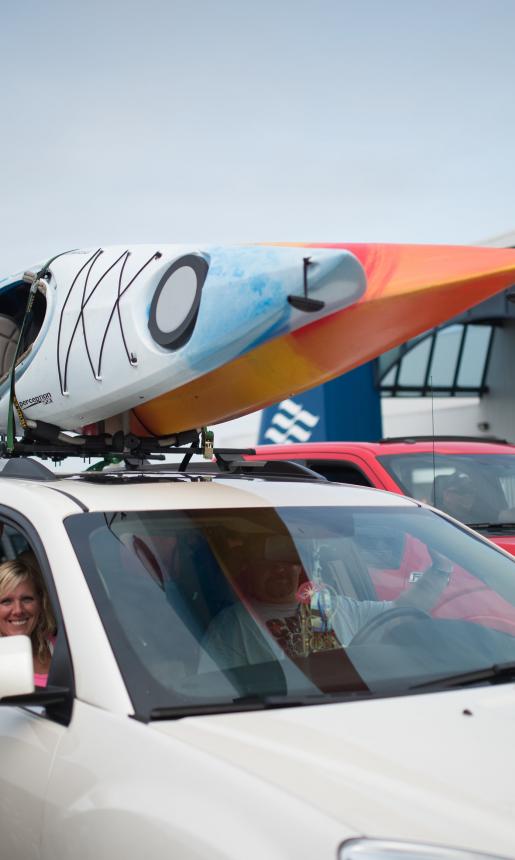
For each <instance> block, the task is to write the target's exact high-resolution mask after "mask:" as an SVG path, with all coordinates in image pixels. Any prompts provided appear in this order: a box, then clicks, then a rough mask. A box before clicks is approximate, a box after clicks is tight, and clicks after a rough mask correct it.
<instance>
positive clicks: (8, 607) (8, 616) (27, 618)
mask: <svg viewBox="0 0 515 860" xmlns="http://www.w3.org/2000/svg"><path fill="white" fill-rule="evenodd" d="M40 612H41V600H40V598H39V597H38V594H37V592H36V589H35V588H34V585H33V584H32V582H31V581H30V579H25V580H22V582H20V583H19V584H18V585H17V586H15V587H14V588H13V589H12V590H11V591H4V592H3V593H1V594H0V636H30V635H31V633H32V632H33V630H34V628H35V627H36V624H37V623H38V619H39V614H40Z"/></svg>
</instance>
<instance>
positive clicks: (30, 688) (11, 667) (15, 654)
mask: <svg viewBox="0 0 515 860" xmlns="http://www.w3.org/2000/svg"><path fill="white" fill-rule="evenodd" d="M33 692H34V663H33V659H32V645H31V642H30V639H29V637H28V636H1V637H0V699H3V698H4V696H22V695H27V694H28V693H33Z"/></svg>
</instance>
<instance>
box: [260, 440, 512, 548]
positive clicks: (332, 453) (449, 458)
mask: <svg viewBox="0 0 515 860" xmlns="http://www.w3.org/2000/svg"><path fill="white" fill-rule="evenodd" d="M265 458H266V459H267V460H293V461H295V462H297V463H301V464H303V465H305V466H308V467H309V468H310V469H313V470H314V471H316V472H319V473H320V474H322V475H324V476H325V477H326V478H328V479H329V480H331V481H340V482H343V483H349V484H361V485H365V486H372V487H378V488H379V489H383V490H390V491H391V492H394V493H402V494H404V495H408V496H412V497H413V498H415V499H419V500H420V501H423V502H426V503H428V504H430V505H434V506H435V507H437V508H440V509H441V510H443V511H446V512H447V513H449V514H450V515H451V516H453V517H455V518H456V519H458V520H461V521H462V522H464V523H466V524H467V525H469V526H471V527H472V528H474V529H476V530H477V531H478V532H480V533H481V534H482V535H484V536H485V537H487V538H488V539H489V540H491V541H493V542H494V543H496V544H497V545H498V546H500V547H502V548H503V549H505V550H507V551H508V552H511V553H512V554H513V555H515V445H511V444H508V443H505V442H502V441H483V440H477V439H467V438H458V437H454V438H453V437H447V438H445V439H444V438H442V437H436V438H434V439H433V438H426V437H424V438H422V437H413V438H406V439H402V440H401V439H386V440H383V441H381V442H312V443H306V444H300V443H297V444H290V445H258V446H256V456H255V457H247V459H260V460H262V459H265Z"/></svg>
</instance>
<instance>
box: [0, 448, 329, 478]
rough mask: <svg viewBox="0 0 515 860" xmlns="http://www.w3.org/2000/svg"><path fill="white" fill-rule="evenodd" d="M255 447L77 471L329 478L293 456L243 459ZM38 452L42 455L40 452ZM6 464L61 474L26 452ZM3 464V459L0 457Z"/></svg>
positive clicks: (88, 474) (28, 472) (8, 468)
mask: <svg viewBox="0 0 515 860" xmlns="http://www.w3.org/2000/svg"><path fill="white" fill-rule="evenodd" d="M175 451H176V452H177V453H182V454H184V453H185V451H184V449H180V448H176V449H175ZM190 452H191V448H188V449H186V455H190ZM193 453H201V449H195V450H194V451H193ZM254 453H255V451H254V450H253V449H233V448H220V449H216V448H215V449H214V458H213V459H212V460H209V461H204V462H191V457H190V456H188V459H186V456H185V457H183V459H182V460H181V461H180V462H179V463H173V462H164V463H163V462H159V463H149V462H147V461H146V460H145V461H143V460H141V461H138V460H136V459H134V458H130V462H128V463H125V464H122V461H121V460H120V462H119V463H118V464H116V465H114V467H112V468H111V469H109V470H107V471H103V470H100V469H98V470H96V469H93V470H91V469H86V471H85V472H80V473H79V474H78V477H79V478H82V479H87V480H91V481H98V482H100V481H102V480H104V481H113V480H116V479H118V480H120V479H123V477H124V475H130V477H131V478H135V477H140V478H141V479H144V478H145V479H147V480H152V479H154V480H156V479H157V480H158V479H159V478H160V477H162V478H169V477H170V476H171V475H180V476H181V477H184V478H188V477H199V476H201V477H203V476H206V477H207V476H215V475H227V476H229V475H230V476H231V477H233V476H234V477H250V476H252V477H259V478H263V479H267V480H273V479H278V480H282V481H284V480H305V481H317V482H320V481H326V480H327V479H326V478H325V477H324V476H323V475H320V474H319V473H318V472H314V471H313V470H312V469H309V468H308V467H307V466H303V465H302V464H301V463H295V462H293V461H291V460H244V459H242V456H243V455H244V454H254ZM38 456H41V455H40V454H39V452H38ZM4 463H5V465H4V466H3V468H2V469H1V470H0V478H23V479H24V480H32V481H55V480H56V479H58V478H59V477H60V476H59V475H56V473H55V472H52V471H51V470H50V469H49V468H48V467H47V466H45V465H43V463H40V462H39V461H38V460H34V459H33V458H32V457H27V456H25V455H23V456H22V455H19V456H14V457H12V458H11V459H7V460H5V461H4ZM0 465H1V461H0Z"/></svg>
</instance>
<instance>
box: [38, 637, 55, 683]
mask: <svg viewBox="0 0 515 860" xmlns="http://www.w3.org/2000/svg"><path fill="white" fill-rule="evenodd" d="M54 644H55V636H51V637H50V639H49V641H48V649H49V651H50V654H53V653H54ZM47 682H48V672H47V673H46V675H43V674H41V673H39V672H34V684H35V686H36V687H46V685H47Z"/></svg>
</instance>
